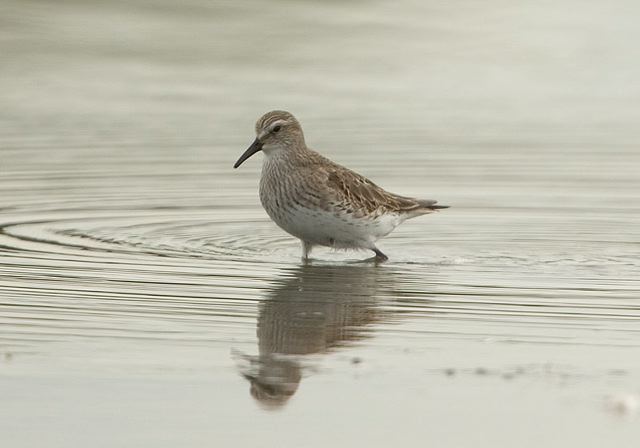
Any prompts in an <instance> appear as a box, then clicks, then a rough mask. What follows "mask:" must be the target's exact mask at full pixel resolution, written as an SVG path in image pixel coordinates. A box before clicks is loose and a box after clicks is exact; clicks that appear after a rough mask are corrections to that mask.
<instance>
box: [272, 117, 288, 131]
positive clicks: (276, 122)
mask: <svg viewBox="0 0 640 448" xmlns="http://www.w3.org/2000/svg"><path fill="white" fill-rule="evenodd" d="M286 122H287V121H286V120H283V119H278V120H275V121H274V122H273V123H269V126H268V127H269V129H273V128H275V127H276V126H277V125H282V124H284V123H286Z"/></svg>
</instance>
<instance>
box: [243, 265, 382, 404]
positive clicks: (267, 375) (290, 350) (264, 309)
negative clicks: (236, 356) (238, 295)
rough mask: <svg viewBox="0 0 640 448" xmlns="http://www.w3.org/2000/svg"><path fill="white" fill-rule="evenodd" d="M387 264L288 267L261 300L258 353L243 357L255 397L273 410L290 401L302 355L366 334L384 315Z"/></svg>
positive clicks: (299, 378) (324, 349)
mask: <svg viewBox="0 0 640 448" xmlns="http://www.w3.org/2000/svg"><path fill="white" fill-rule="evenodd" d="M389 275H390V273H389V272H387V271H386V269H384V267H378V266H371V265H361V266H313V265H305V266H301V267H299V268H296V269H288V270H286V271H285V273H284V275H282V276H281V277H280V278H279V279H278V280H277V283H276V284H275V285H274V286H273V287H272V289H271V290H270V292H269V296H268V297H267V298H266V299H265V300H264V301H263V302H262V303H261V305H260V310H259V314H258V324H257V336H258V351H259V355H258V356H257V357H248V356H243V358H244V361H246V362H248V366H245V368H241V371H242V375H243V376H244V377H245V378H246V379H248V380H249V382H250V383H251V395H252V396H253V397H254V398H255V399H256V400H257V401H258V402H259V403H260V404H262V405H264V406H265V407H267V408H279V407H282V406H283V405H285V404H286V403H287V401H288V400H289V398H291V397H292V396H293V395H294V394H295V393H296V391H297V390H298V387H299V385H300V381H301V379H302V376H303V366H302V364H301V359H300V356H292V355H309V354H314V353H325V352H327V351H329V350H330V349H333V348H337V347H341V346H344V345H347V344H348V343H349V342H350V341H355V340H357V339H361V338H363V337H365V336H366V333H365V328H364V327H365V326H366V325H367V324H370V323H372V322H374V321H375V320H377V319H379V318H380V317H381V315H382V313H383V311H382V310H380V308H379V307H378V306H377V303H376V301H377V299H376V295H377V292H378V289H379V288H381V287H382V286H383V285H384V284H385V283H386V282H385V281H384V280H385V279H386V280H389Z"/></svg>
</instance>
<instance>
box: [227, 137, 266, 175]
mask: <svg viewBox="0 0 640 448" xmlns="http://www.w3.org/2000/svg"><path fill="white" fill-rule="evenodd" d="M261 149H262V143H261V142H260V140H258V139H257V138H256V139H255V140H254V141H253V143H251V146H249V147H248V148H247V150H246V151H245V152H244V154H242V155H241V156H240V158H239V159H238V161H237V162H236V164H235V165H233V167H234V168H238V167H239V166H240V165H242V163H243V162H244V161H245V160H247V159H248V158H249V157H251V156H252V155H254V154H255V153H257V152H258V151H260V150H261Z"/></svg>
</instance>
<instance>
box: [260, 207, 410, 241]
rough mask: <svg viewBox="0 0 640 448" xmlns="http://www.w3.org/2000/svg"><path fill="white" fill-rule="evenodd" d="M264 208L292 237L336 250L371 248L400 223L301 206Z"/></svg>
mask: <svg viewBox="0 0 640 448" xmlns="http://www.w3.org/2000/svg"><path fill="white" fill-rule="evenodd" d="M263 205H264V206H265V210H266V211H267V213H268V214H269V216H270V217H271V219H273V221H274V222H275V223H276V224H278V226H280V227H281V228H282V229H283V230H285V231H286V232H288V233H290V234H291V235H293V236H295V237H297V238H300V239H301V240H303V241H306V242H309V243H311V244H317V245H322V246H329V247H336V248H365V249H370V248H372V247H373V245H374V243H375V241H377V240H378V239H379V238H382V237H383V236H385V235H387V234H389V233H390V232H391V231H392V230H393V229H394V228H395V227H396V226H397V225H398V224H399V223H400V220H399V219H398V217H397V216H395V215H383V216H379V217H378V218H375V219H368V218H355V217H353V215H352V214H347V213H341V214H336V213H331V212H328V211H326V210H322V209H311V208H307V207H302V206H294V207H290V208H287V209H279V210H273V209H271V207H270V206H269V205H267V204H263ZM270 209H271V210H270Z"/></svg>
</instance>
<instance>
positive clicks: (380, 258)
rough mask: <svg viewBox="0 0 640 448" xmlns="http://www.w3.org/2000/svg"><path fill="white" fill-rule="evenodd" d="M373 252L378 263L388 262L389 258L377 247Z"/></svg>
mask: <svg viewBox="0 0 640 448" xmlns="http://www.w3.org/2000/svg"><path fill="white" fill-rule="evenodd" d="M373 251H374V252H375V253H376V260H377V261H387V260H388V259H389V257H387V256H386V255H385V254H383V253H382V251H381V250H380V249H378V248H377V247H376V248H375V249H373Z"/></svg>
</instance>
